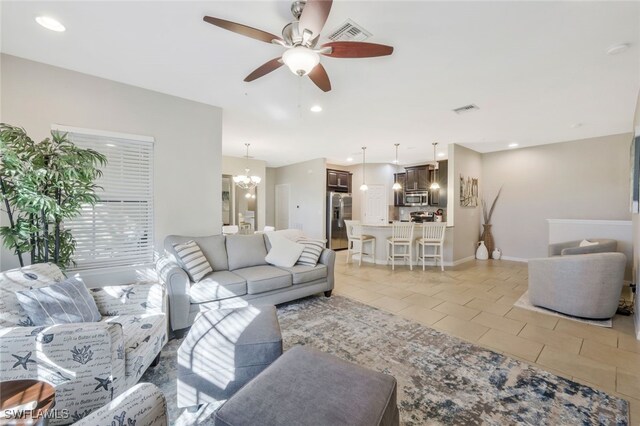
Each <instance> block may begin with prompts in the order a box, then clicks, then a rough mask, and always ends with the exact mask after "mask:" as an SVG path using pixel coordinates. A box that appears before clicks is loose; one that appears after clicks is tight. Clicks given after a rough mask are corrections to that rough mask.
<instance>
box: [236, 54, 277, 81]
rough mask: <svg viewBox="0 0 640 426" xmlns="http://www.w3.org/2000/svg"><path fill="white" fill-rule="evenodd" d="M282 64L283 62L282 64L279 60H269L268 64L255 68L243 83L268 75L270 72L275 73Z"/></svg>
mask: <svg viewBox="0 0 640 426" xmlns="http://www.w3.org/2000/svg"><path fill="white" fill-rule="evenodd" d="M283 64H284V62H282V59H281V58H274V59H272V60H270V61H269V62H265V63H264V64H262V65H260V66H259V67H258V68H256V69H255V70H254V71H253V72H252V73H251V74H249V75H248V76H247V77H246V78H245V79H244V81H247V82H248V81H253V80H255V79H257V78H260V77H262V76H264V75H267V74H269V73H270V72H271V71H275V70H277V69H278V68H280V67H281V66H282V65H283Z"/></svg>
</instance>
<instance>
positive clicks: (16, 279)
mask: <svg viewBox="0 0 640 426" xmlns="http://www.w3.org/2000/svg"><path fill="white" fill-rule="evenodd" d="M65 278H66V277H65V276H64V274H63V273H62V272H61V271H60V268H58V267H57V266H56V265H54V264H53V263H36V264H35V265H29V266H25V267H24V268H19V269H10V270H8V271H4V272H0V326H2V327H14V326H16V325H22V326H31V325H33V323H32V322H31V319H29V316H28V315H27V313H26V312H25V311H24V309H22V307H21V306H20V303H18V298H17V297H16V291H20V290H28V289H30V288H39V287H44V286H48V285H50V284H53V283H55V282H60V281H64V280H65Z"/></svg>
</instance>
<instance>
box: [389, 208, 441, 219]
mask: <svg viewBox="0 0 640 426" xmlns="http://www.w3.org/2000/svg"><path fill="white" fill-rule="evenodd" d="M438 209H439V207H436V206H433V207H431V206H422V207H394V206H389V220H410V219H411V216H410V213H411V212H418V211H424V212H434V213H435V212H436V211H437V210H438ZM442 210H444V215H445V217H446V215H447V209H442Z"/></svg>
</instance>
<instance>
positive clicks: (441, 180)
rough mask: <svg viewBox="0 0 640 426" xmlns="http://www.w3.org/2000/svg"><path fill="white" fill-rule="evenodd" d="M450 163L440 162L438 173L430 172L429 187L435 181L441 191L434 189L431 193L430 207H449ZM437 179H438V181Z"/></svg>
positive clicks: (432, 170)
mask: <svg viewBox="0 0 640 426" xmlns="http://www.w3.org/2000/svg"><path fill="white" fill-rule="evenodd" d="M448 171H449V163H448V161H447V160H444V161H438V172H437V175H436V172H435V170H434V169H433V168H432V169H431V170H429V182H430V183H429V185H431V182H433V181H434V180H437V181H438V184H439V185H440V189H432V190H430V191H429V205H430V206H438V207H447V184H448V176H449V175H448ZM436 177H437V179H436Z"/></svg>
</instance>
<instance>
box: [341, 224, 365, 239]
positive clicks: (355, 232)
mask: <svg viewBox="0 0 640 426" xmlns="http://www.w3.org/2000/svg"><path fill="white" fill-rule="evenodd" d="M344 226H346V227H347V238H348V239H349V240H351V239H353V238H360V235H362V226H360V221H359V220H345V221H344Z"/></svg>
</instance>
